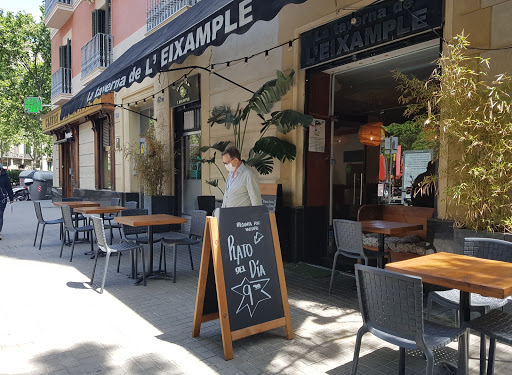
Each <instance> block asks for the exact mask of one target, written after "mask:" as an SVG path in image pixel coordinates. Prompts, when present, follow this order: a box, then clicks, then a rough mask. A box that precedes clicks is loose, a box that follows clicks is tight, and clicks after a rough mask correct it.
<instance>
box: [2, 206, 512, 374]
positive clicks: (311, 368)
mask: <svg viewBox="0 0 512 375" xmlns="http://www.w3.org/2000/svg"><path fill="white" fill-rule="evenodd" d="M42 203H43V204H42V205H43V214H44V216H45V218H47V219H53V218H57V217H59V215H60V211H59V210H58V209H57V208H56V207H54V206H53V205H52V204H51V202H48V201H43V202H42ZM35 226H36V220H35V214H34V209H33V204H32V202H17V203H16V209H15V210H14V212H13V214H10V213H6V218H5V224H4V230H3V231H2V237H3V240H2V241H1V242H0V274H1V275H2V279H3V280H10V284H9V285H8V287H5V285H4V287H3V288H0V301H16V303H11V304H9V308H8V309H6V308H5V307H4V306H5V305H2V306H1V307H0V315H1V316H2V321H1V323H2V325H1V326H0V374H38V375H39V374H45V375H46V374H52V375H54V374H66V373H69V374H71V375H80V374H109V375H125V374H130V375H134V374H144V375H146V374H151V375H154V374H158V375H166V374H167V375H189V374H194V375H195V374H223V375H231V374H233V375H235V374H248V375H259V374H293V375H301V374H309V375H313V374H324V373H325V374H329V375H333V374H350V371H351V368H352V357H353V349H354V344H355V335H356V333H357V330H358V329H359V327H360V326H361V324H362V320H361V316H360V314H359V312H358V301H357V295H356V289H355V282H354V279H353V278H352V277H350V276H345V275H338V276H337V277H336V278H335V284H334V292H333V294H332V295H330V294H328V293H327V290H328V287H329V277H326V278H319V279H305V278H304V277H303V276H300V275H298V274H294V273H293V272H289V271H288V270H287V271H285V275H286V283H287V287H288V294H289V301H290V310H291V317H292V325H293V328H294V334H295V338H294V339H293V340H286V339H285V337H284V329H283V328H278V329H274V330H272V331H269V332H265V333H263V334H259V335H255V336H251V337H247V338H244V339H242V340H238V341H235V342H233V351H234V355H235V358H234V359H233V360H231V361H225V360H224V353H223V347H222V337H221V334H220V324H219V321H218V320H216V321H210V322H206V323H205V324H203V325H202V326H201V335H200V336H199V337H196V338H193V337H191V332H192V319H193V312H194V305H195V293H196V289H197V277H198V273H199V272H198V270H197V269H196V270H194V271H192V270H191V269H190V263H189V262H188V256H186V254H185V252H186V250H185V251H183V253H184V254H183V255H184V256H181V254H179V255H180V256H179V257H178V262H177V270H178V280H177V282H176V283H172V282H170V281H168V280H154V279H151V280H148V283H147V286H146V287H144V286H142V285H139V286H135V285H134V281H133V280H132V279H131V278H129V277H128V275H129V274H130V262H129V257H125V256H122V257H121V269H120V271H121V272H120V273H117V272H116V266H115V265H116V262H115V261H116V260H117V259H116V258H113V261H112V262H111V263H110V265H109V269H108V271H107V280H106V283H105V292H104V293H103V294H101V295H100V294H99V293H98V291H97V289H91V288H90V287H89V285H88V281H89V277H90V274H91V271H92V265H93V260H91V259H90V256H86V255H84V252H85V251H88V249H89V245H88V244H86V243H81V244H77V245H76V248H75V255H74V257H73V262H69V250H70V249H69V248H66V249H65V251H64V255H63V257H62V258H59V251H60V241H59V239H58V238H59V233H58V228H53V227H51V226H49V227H47V228H46V230H45V238H44V242H43V247H42V248H41V250H37V248H36V247H33V246H32V241H33V235H34V232H35ZM114 235H115V236H116V233H114ZM115 240H118V235H117V237H115ZM179 251H180V250H179ZM158 252H159V247H158V246H156V247H155V256H158V254H159V253H158ZM192 252H193V257H194V262H195V263H196V264H199V262H200V257H201V247H200V246H195V247H193V248H192ZM180 253H181V251H180ZM103 267H104V258H100V259H98V269H97V273H96V276H95V282H97V283H100V282H101V277H102V272H103ZM505 310H506V311H508V312H512V306H506V307H505ZM432 316H433V320H434V321H437V322H440V323H445V324H452V322H453V314H452V313H451V312H450V311H449V310H446V309H443V308H442V307H440V306H434V310H433V314H432ZM478 346H479V340H478V338H477V337H476V336H475V335H473V336H472V338H471V342H470V355H471V357H470V358H471V359H470V373H478V366H479V363H478V353H479V351H478V349H479V348H478ZM511 353H512V351H511V348H510V347H509V346H507V345H503V344H500V343H498V346H497V353H496V369H495V374H496V375H505V374H506V375H508V374H512V363H511V362H510V360H509V359H510V355H511ZM435 356H436V361H437V362H436V366H435V371H434V373H435V374H436V375H448V372H447V370H446V369H445V368H444V367H443V366H442V365H440V364H439V362H441V361H444V360H447V361H451V362H453V361H455V362H456V358H457V343H452V344H451V345H450V346H449V348H447V349H443V350H440V351H436V353H435ZM424 366H425V362H424V360H423V359H422V357H421V356H419V355H418V353H416V352H410V351H407V354H406V369H407V371H406V374H422V373H424V368H425V367H424ZM397 369H398V349H397V348H396V347H395V346H393V345H389V344H387V343H384V342H383V341H381V340H379V339H378V338H376V337H374V336H372V335H371V334H367V335H365V336H364V338H363V342H362V347H361V353H360V371H359V373H361V374H365V375H368V374H378V375H382V374H396V373H397Z"/></svg>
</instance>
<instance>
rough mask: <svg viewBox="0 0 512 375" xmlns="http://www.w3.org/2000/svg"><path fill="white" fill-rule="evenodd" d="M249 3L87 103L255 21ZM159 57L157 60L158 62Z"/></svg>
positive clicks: (144, 62)
mask: <svg viewBox="0 0 512 375" xmlns="http://www.w3.org/2000/svg"><path fill="white" fill-rule="evenodd" d="M252 2H253V0H243V1H240V2H239V4H238V11H237V10H236V9H234V10H233V11H232V10H231V9H227V10H225V11H223V12H222V13H221V14H219V15H218V16H216V17H215V18H214V19H213V20H211V21H208V22H205V23H204V24H203V25H199V26H197V28H195V29H193V30H192V31H190V32H188V33H186V34H181V35H179V36H177V37H176V39H172V40H171V41H170V42H169V43H168V44H167V45H165V46H162V47H160V48H159V49H157V50H156V51H155V53H154V54H153V55H151V56H150V57H147V58H145V59H141V60H139V61H137V62H135V63H134V64H132V67H131V68H130V69H131V71H129V73H127V74H125V75H123V76H121V77H118V78H116V79H114V80H112V81H110V82H106V83H105V84H102V85H101V86H99V87H96V88H94V89H92V90H91V91H89V92H87V102H91V101H93V100H94V98H98V97H100V96H101V95H102V94H104V93H108V92H110V91H112V90H114V91H119V89H121V88H122V87H124V86H126V83H127V82H128V83H129V84H131V83H133V82H135V81H137V82H140V81H142V80H143V79H144V78H145V77H147V76H149V75H152V74H154V73H155V71H157V70H160V69H162V68H164V67H165V66H168V65H169V64H171V63H173V62H174V61H176V60H178V59H179V58H181V57H182V56H186V55H187V54H189V53H191V52H193V51H194V50H196V49H198V48H204V47H205V46H207V45H209V44H210V43H212V42H213V41H214V40H216V39H218V38H222V37H226V36H227V35H228V34H231V33H233V32H236V30H237V29H239V28H240V27H244V26H246V25H248V24H250V23H251V22H253V21H254V17H253V14H252V11H253V9H252ZM420 16H421V15H420ZM159 59H160V61H158V60H159Z"/></svg>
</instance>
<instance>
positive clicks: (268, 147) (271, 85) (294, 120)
mask: <svg viewBox="0 0 512 375" xmlns="http://www.w3.org/2000/svg"><path fill="white" fill-rule="evenodd" d="M294 74H295V72H294V71H293V70H292V71H291V72H290V74H288V75H287V76H286V75H284V74H283V73H282V72H280V71H277V73H276V75H277V77H276V78H275V79H272V80H270V81H268V82H266V83H264V84H263V86H262V87H261V88H260V89H258V90H257V91H256V92H255V93H254V94H253V95H252V97H251V98H250V99H249V100H248V101H247V103H246V104H245V106H241V105H240V104H238V106H237V108H236V109H235V110H234V111H233V110H232V109H231V108H230V107H229V106H219V107H215V108H213V110H212V114H211V117H210V118H209V119H208V123H209V124H210V126H214V125H223V126H225V127H226V128H227V129H228V130H232V131H233V140H232V141H224V142H218V143H216V144H214V145H212V146H203V147H201V148H200V149H199V150H200V152H206V151H208V150H210V149H213V150H216V151H219V152H221V153H222V152H223V151H224V150H225V149H226V147H227V146H228V145H229V144H230V143H231V142H232V143H233V145H234V146H235V147H236V148H237V149H238V150H239V151H240V153H242V154H243V150H244V147H245V146H246V145H245V133H246V130H247V126H248V124H249V121H250V117H251V114H255V115H257V116H258V117H259V119H260V120H261V124H260V125H261V129H260V137H259V139H258V140H257V141H256V142H255V143H254V145H252V147H251V148H250V149H249V157H248V158H247V160H243V162H244V163H245V164H247V165H249V166H251V167H254V168H255V169H256V170H257V171H258V172H259V173H260V174H264V175H266V174H270V173H272V171H273V169H274V159H277V160H279V161H281V162H285V161H287V160H289V161H292V160H294V159H295V156H296V147H295V145H294V144H292V143H290V142H287V141H285V140H283V139H281V138H279V137H276V136H267V135H265V134H266V133H267V132H268V131H269V130H270V129H275V130H277V132H278V133H280V134H286V133H288V132H290V131H291V130H293V129H295V128H297V127H299V126H303V127H304V128H307V127H308V126H309V124H311V122H312V121H313V117H312V116H310V115H306V114H303V113H300V112H297V111H294V110H291V109H286V110H281V111H275V112H271V110H272V107H273V106H274V104H275V103H277V102H278V101H280V100H281V97H282V96H283V95H285V94H286V93H287V92H288V90H289V89H290V88H291V87H292V85H293V76H294ZM216 154H217V152H214V153H213V156H212V157H211V158H209V159H208V158H205V159H202V162H203V163H208V164H210V165H213V166H215V167H216V168H217V169H218V170H219V172H220V174H221V176H222V178H223V179H224V182H225V181H226V179H225V177H224V174H223V172H222V170H221V169H220V168H219V166H218V165H217V164H216ZM206 183H207V184H209V185H210V186H213V187H215V188H217V189H219V190H220V191H221V192H222V189H221V188H220V187H219V181H218V179H210V180H206Z"/></svg>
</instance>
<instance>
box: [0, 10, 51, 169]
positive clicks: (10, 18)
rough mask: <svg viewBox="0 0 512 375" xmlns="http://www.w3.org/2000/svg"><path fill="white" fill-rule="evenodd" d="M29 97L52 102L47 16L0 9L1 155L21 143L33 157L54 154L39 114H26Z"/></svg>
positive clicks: (45, 108)
mask: <svg viewBox="0 0 512 375" xmlns="http://www.w3.org/2000/svg"><path fill="white" fill-rule="evenodd" d="M41 9H43V8H42V7H41ZM29 96H39V97H41V98H42V99H43V103H44V104H49V103H50V96H51V43H50V31H49V29H48V28H46V27H45V25H44V22H43V18H40V19H39V20H37V21H36V20H34V18H33V17H32V15H31V14H25V13H21V12H20V13H17V14H13V13H11V12H7V13H4V12H3V11H2V10H0V157H1V156H2V154H3V153H5V152H8V151H9V149H10V148H11V147H12V146H14V145H17V144H20V143H24V144H26V145H28V146H31V149H32V154H31V155H30V156H31V157H32V159H33V160H40V159H41V157H42V156H43V155H46V156H51V155H52V144H51V137H50V136H47V135H44V134H43V133H42V129H41V121H40V119H39V115H27V114H25V113H24V99H25V98H26V97H29ZM44 111H48V108H47V107H44Z"/></svg>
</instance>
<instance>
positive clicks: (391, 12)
mask: <svg viewBox="0 0 512 375" xmlns="http://www.w3.org/2000/svg"><path fill="white" fill-rule="evenodd" d="M441 22H442V0H433V1H432V0H403V1H399V0H396V1H390V2H385V3H381V4H376V5H375V6H368V7H366V8H363V9H360V10H358V11H357V12H355V13H352V14H350V15H348V16H345V17H342V18H340V19H337V20H334V21H332V22H329V23H327V24H325V25H322V26H320V27H317V28H315V29H313V30H309V31H306V32H305V33H302V34H301V36H300V41H301V56H300V65H301V68H302V69H304V68H308V67H311V66H314V65H317V64H321V63H325V62H327V61H330V60H334V59H337V58H340V57H342V56H344V55H347V54H351V53H354V52H358V51H362V50H365V49H368V48H372V47H374V46H377V45H380V44H384V43H389V42H391V41H394V40H398V39H403V38H406V37H409V36H412V35H414V34H418V33H421V32H424V31H426V30H431V29H435V28H438V27H440V26H441Z"/></svg>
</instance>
